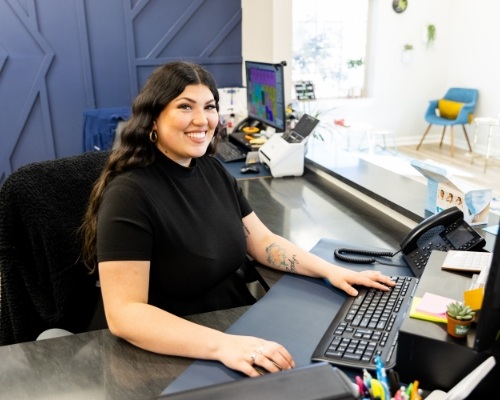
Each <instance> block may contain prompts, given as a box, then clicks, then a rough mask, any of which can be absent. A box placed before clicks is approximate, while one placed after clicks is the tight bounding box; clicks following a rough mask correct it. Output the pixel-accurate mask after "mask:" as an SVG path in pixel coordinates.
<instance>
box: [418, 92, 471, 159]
mask: <svg viewBox="0 0 500 400" xmlns="http://www.w3.org/2000/svg"><path fill="white" fill-rule="evenodd" d="M477 98H478V91H477V90H476V89H466V88H450V89H449V90H448V91H447V92H446V94H445V95H444V97H443V98H441V99H439V100H431V101H430V102H429V107H428V108H427V111H426V113H425V120H426V121H427V122H428V123H429V126H428V127H427V129H426V130H425V132H424V134H423V135H422V139H420V142H419V144H418V146H417V150H418V149H419V148H420V146H421V145H422V142H423V141H424V139H425V136H426V135H427V133H429V130H430V129H431V127H432V125H440V126H442V127H443V132H442V134H441V141H440V143H439V147H442V145H443V139H444V134H445V131H446V127H447V126H449V127H450V152H451V155H452V156H453V155H454V150H455V144H454V137H453V126H454V125H462V128H463V130H464V135H465V140H466V141H467V146H468V147H469V151H472V147H471V145H470V141H469V136H468V135H467V130H466V129H465V124H468V123H469V122H470V121H471V120H472V114H473V112H474V109H475V108H476V103H477Z"/></svg>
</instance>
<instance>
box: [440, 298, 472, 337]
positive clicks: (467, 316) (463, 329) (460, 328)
mask: <svg viewBox="0 0 500 400" xmlns="http://www.w3.org/2000/svg"><path fill="white" fill-rule="evenodd" d="M474 315H475V312H474V311H472V309H471V308H470V307H469V306H468V305H466V304H464V303H460V302H459V301H455V302H453V303H450V304H448V306H447V309H446V316H447V318H448V333H449V334H450V335H451V336H454V337H457V338H463V337H465V336H467V332H469V328H470V326H471V324H472V321H473V320H474Z"/></svg>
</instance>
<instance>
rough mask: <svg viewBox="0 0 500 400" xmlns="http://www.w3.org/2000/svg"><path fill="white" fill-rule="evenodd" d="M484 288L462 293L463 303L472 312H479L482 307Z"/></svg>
mask: <svg viewBox="0 0 500 400" xmlns="http://www.w3.org/2000/svg"><path fill="white" fill-rule="evenodd" d="M483 296H484V287H480V288H477V289H471V290H466V291H465V292H464V303H465V304H467V305H468V306H469V307H470V308H472V309H473V310H474V311H477V310H480V309H481V306H482V305H483Z"/></svg>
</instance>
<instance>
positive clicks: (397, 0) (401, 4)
mask: <svg viewBox="0 0 500 400" xmlns="http://www.w3.org/2000/svg"><path fill="white" fill-rule="evenodd" d="M407 7H408V0H393V1H392V9H393V10H394V11H396V12H397V13H398V14H400V13H402V12H403V11H405V10H406V8H407Z"/></svg>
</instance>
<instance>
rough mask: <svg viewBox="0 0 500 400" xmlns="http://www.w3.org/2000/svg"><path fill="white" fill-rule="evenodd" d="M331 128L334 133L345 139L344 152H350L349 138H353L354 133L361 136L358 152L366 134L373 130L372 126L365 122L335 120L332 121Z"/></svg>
mask: <svg viewBox="0 0 500 400" xmlns="http://www.w3.org/2000/svg"><path fill="white" fill-rule="evenodd" d="M333 128H334V131H336V132H337V133H340V134H341V135H342V137H345V142H346V150H347V151H351V136H354V135H355V134H356V133H358V134H361V135H362V136H361V139H360V141H359V145H358V150H360V149H361V143H362V140H363V138H364V137H365V136H366V135H367V132H368V131H369V130H370V129H373V126H372V125H370V124H367V123H365V122H359V121H345V120H344V119H335V120H334V121H333ZM358 137H359V136H358Z"/></svg>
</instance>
